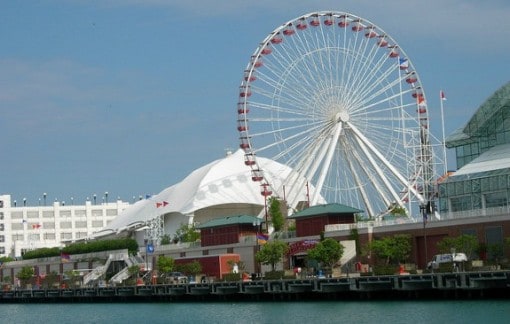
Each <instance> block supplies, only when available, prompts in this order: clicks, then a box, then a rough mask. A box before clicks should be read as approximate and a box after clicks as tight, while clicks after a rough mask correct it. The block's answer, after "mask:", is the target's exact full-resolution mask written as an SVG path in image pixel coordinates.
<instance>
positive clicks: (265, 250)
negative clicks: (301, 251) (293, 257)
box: [255, 240, 289, 271]
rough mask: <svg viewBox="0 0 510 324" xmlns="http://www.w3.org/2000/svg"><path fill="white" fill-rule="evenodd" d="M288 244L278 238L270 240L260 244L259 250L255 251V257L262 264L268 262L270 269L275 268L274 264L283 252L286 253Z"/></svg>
mask: <svg viewBox="0 0 510 324" xmlns="http://www.w3.org/2000/svg"><path fill="white" fill-rule="evenodd" d="M288 249H289V246H288V245H287V243H285V242H283V241H280V240H272V241H269V242H267V243H266V244H264V245H262V248H261V249H260V251H258V252H257V254H256V256H255V258H256V260H257V262H260V263H262V264H266V265H268V264H270V265H271V271H274V270H275V267H276V264H278V263H279V262H280V261H281V260H282V258H283V255H284V254H285V253H287V251H288Z"/></svg>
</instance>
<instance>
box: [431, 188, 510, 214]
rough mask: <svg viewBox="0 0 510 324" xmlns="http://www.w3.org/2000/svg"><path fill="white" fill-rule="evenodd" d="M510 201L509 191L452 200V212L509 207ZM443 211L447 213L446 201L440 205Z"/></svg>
mask: <svg viewBox="0 0 510 324" xmlns="http://www.w3.org/2000/svg"><path fill="white" fill-rule="evenodd" d="M508 201H509V192H508V190H505V191H499V192H491V193H486V194H483V195H480V194H472V195H464V196H459V197H452V198H450V207H451V210H450V211H452V212H458V211H467V210H474V209H482V208H495V207H507V206H508ZM440 209H441V211H447V206H446V199H442V200H441V203H440Z"/></svg>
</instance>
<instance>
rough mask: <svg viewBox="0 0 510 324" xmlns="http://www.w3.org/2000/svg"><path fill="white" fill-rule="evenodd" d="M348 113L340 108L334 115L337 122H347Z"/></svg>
mask: <svg viewBox="0 0 510 324" xmlns="http://www.w3.org/2000/svg"><path fill="white" fill-rule="evenodd" d="M349 118H350V116H349V113H348V112H347V111H346V110H342V111H340V112H338V113H337V114H336V116H335V119H336V121H337V122H344V123H345V122H348V121H349Z"/></svg>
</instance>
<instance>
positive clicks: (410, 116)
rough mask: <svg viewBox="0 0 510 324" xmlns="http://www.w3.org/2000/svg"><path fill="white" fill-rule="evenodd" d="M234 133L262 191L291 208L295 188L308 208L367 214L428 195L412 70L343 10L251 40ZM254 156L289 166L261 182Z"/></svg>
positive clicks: (418, 90)
mask: <svg viewBox="0 0 510 324" xmlns="http://www.w3.org/2000/svg"><path fill="white" fill-rule="evenodd" d="M237 130H238V131H239V134H240V147H241V149H243V150H244V152H245V160H244V163H245V164H246V165H247V166H249V167H250V168H251V172H252V180H253V181H256V182H259V183H260V186H261V193H262V195H264V196H268V195H276V196H279V197H281V198H284V199H285V200H286V201H287V204H288V206H289V207H290V208H292V209H296V208H298V207H297V206H299V204H300V203H303V201H302V200H303V198H302V197H303V196H302V194H301V193H302V192H305V191H306V200H307V201H306V204H307V205H308V206H313V205H315V204H318V203H323V202H324V201H325V202H328V203H341V204H344V205H348V206H352V207H355V208H359V209H362V210H364V211H365V213H366V214H367V215H368V216H371V217H372V216H374V217H375V216H377V215H381V214H383V213H384V212H386V211H388V210H389V209H391V208H392V206H400V207H406V208H412V207H411V206H412V204H413V203H417V204H414V205H419V206H422V207H421V208H422V209H423V208H424V207H423V206H427V205H428V206H430V203H431V201H433V197H434V196H435V194H436V192H435V189H434V179H435V174H434V165H435V164H436V158H435V156H434V152H433V151H434V150H433V148H432V144H431V136H430V135H429V117H428V111H427V101H426V96H425V92H424V89H423V87H422V85H421V83H420V79H419V76H418V73H417V72H416V70H415V69H414V67H413V64H412V62H411V60H410V59H409V57H407V55H406V54H405V52H404V51H403V49H402V48H401V47H400V46H399V45H398V44H397V42H396V41H395V40H394V39H393V38H392V37H390V36H389V35H388V34H387V33H385V32H384V31H383V30H382V29H381V28H379V27H378V26H376V25H375V24H373V23H371V22H370V21H368V20H366V19H363V18H360V17H357V16H355V15H352V14H349V13H344V12H315V13H309V14H306V15H304V16H301V17H298V18H296V19H293V20H291V21H288V22H287V23H285V24H283V25H281V26H280V27H278V28H276V29H275V30H274V31H272V32H271V33H270V34H269V35H268V36H267V37H266V38H265V39H264V40H263V41H262V42H261V43H260V44H259V46H258V47H257V48H256V50H255V52H254V53H253V55H252V56H251V59H250V61H249V63H248V65H247V67H246V69H245V71H244V75H243V79H242V81H241V85H240V89H239V97H238V104H237ZM258 156H263V157H265V158H269V159H271V160H274V161H277V162H281V163H282V164H285V165H287V166H289V167H291V168H292V170H293V172H292V174H291V175H289V176H288V178H287V179H285V183H279V184H274V183H271V180H270V179H269V178H268V177H267V176H266V175H265V174H264V169H265V168H264V165H262V164H261V163H262V162H261V160H260V159H257V157H258ZM301 206H303V205H301Z"/></svg>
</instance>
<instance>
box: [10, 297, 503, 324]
mask: <svg viewBox="0 0 510 324" xmlns="http://www.w3.org/2000/svg"><path fill="white" fill-rule="evenodd" d="M509 320H510V300H499V299H498V300H476V301H473V300H439V301H431V300H427V301H414V300H413V301H380V300H378V301H320V302H316V301H313V302H308V301H306V302H289V301H285V302H281V301H278V302H203V303H201V302H191V303H189V302H165V303H162V302H158V303H92V304H56V303H50V304H0V323H31V324H33V323H45V324H50V323H109V324H110V323H142V324H146V323H147V324H149V323H222V324H228V323H293V324H298V323H378V324H383V323H392V324H396V323H411V324H416V323H448V324H451V323H508V322H509Z"/></svg>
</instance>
